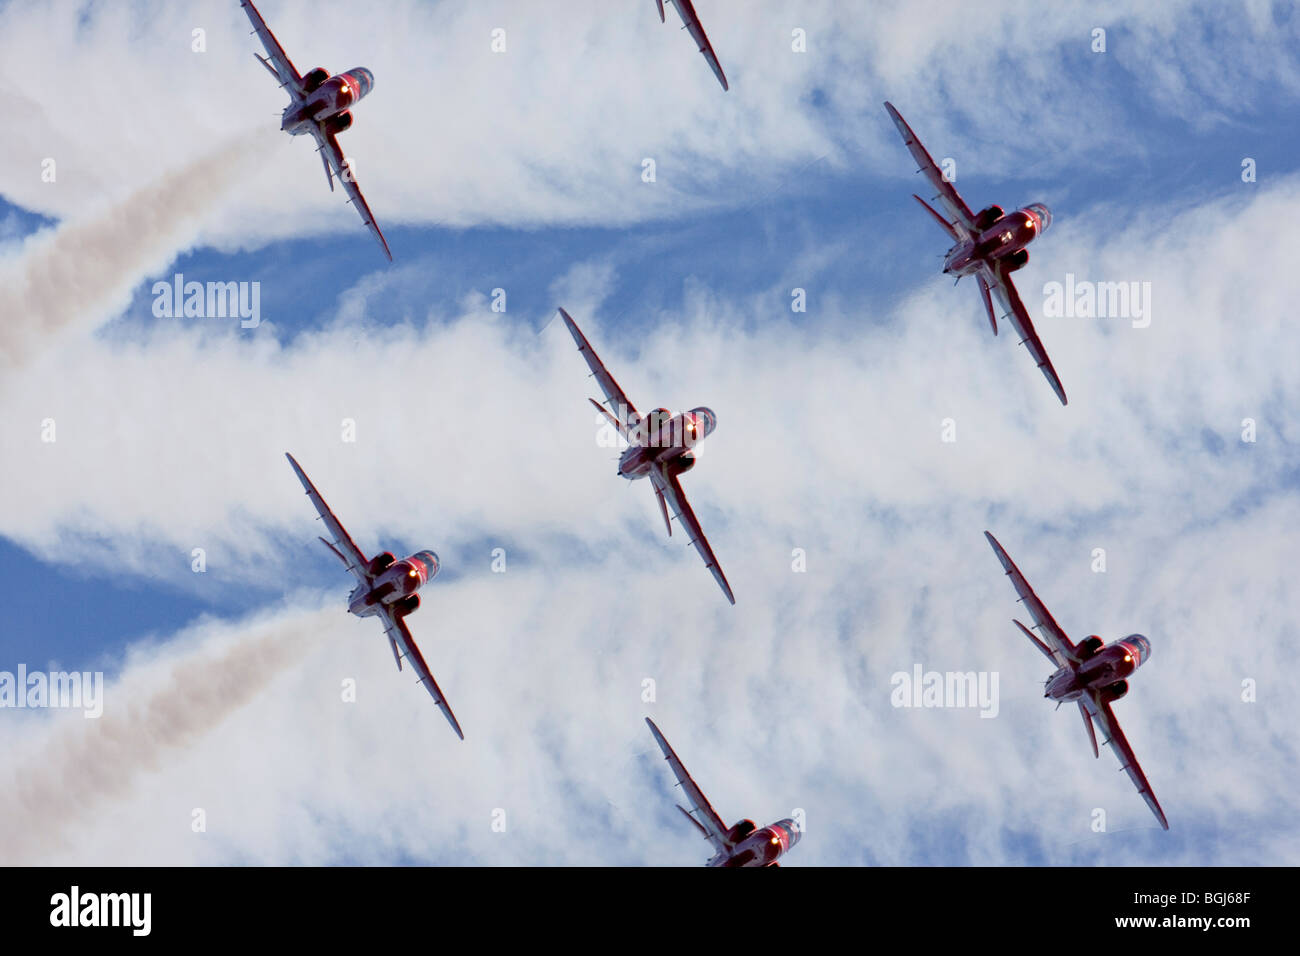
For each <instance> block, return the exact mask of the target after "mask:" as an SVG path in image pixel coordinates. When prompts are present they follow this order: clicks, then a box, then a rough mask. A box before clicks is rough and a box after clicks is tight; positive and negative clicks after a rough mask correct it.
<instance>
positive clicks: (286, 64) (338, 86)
mask: <svg viewBox="0 0 1300 956" xmlns="http://www.w3.org/2000/svg"><path fill="white" fill-rule="evenodd" d="M239 5H240V6H241V7H243V8H244V12H245V13H247V14H248V19H249V21H250V22H251V23H252V24H253V32H254V33H256V34H257V37H258V39H260V40H261V41H262V46H264V47H265V48H266V54H267V55H266V56H259V55H258V54H256V53H254V54H253V56H255V57H257V59H258V62H260V63H261V64H262V66H264V67H266V68H267V70H269V71H270V73H271V75H272V76H274V77H275V78H276V79H277V80H279V81H280V86H281V88H283V89H284V91H285V92H286V93H288V94H289V99H290V100H291V102H290V103H289V105H288V106H286V107H285V108H284V114H283V115H282V116H281V117H280V129H282V130H283V131H284V132H286V133H288V134H290V135H291V136H302V135H304V134H309V135H311V136H312V137H313V138H314V139H315V140H316V151H317V152H318V153H320V154H321V162H322V163H324V164H325V178H326V179H327V180H328V181H329V184H330V192H333V191H334V178H335V177H336V176H337V177H338V179H339V182H341V183H343V189H344V191H345V192H347V194H348V202H350V203H352V205H353V206H355V207H356V210H357V212H358V213H360V214H361V220H362V221H363V222H364V223H365V224H366V226H367V227H368V228H369V229H370V232H371V234H372V235H373V236H374V237H375V238H376V239H377V240H378V241H379V245H380V246H382V247H383V250H384V255H386V256H388V261H389V262H392V261H393V254H392V252H390V251H389V249H388V240H386V239H385V238H384V234H383V233H382V232H380V230H379V224H378V223H376V222H375V216H374V213H372V212H371V211H370V207H369V206H368V205H367V204H366V197H365V196H363V195H361V187H360V186H358V185H357V182H356V178H355V177H354V176H353V175H352V166H351V164H350V163H349V162H348V161H347V159H346V157H344V155H343V149H342V148H341V147H340V146H339V141H338V138H337V137H338V134H339V133H342V132H343V131H344V130H346V129H349V128H350V127H351V126H352V107H353V106H355V105H356V104H357V103H358V102H360V101H361V99H362V97H364V96H365V95H366V94H367V93H369V92H370V91H371V90H372V89H373V88H374V85H375V76H374V74H373V73H371V72H370V71H369V70H367V69H365V68H364V67H357V68H356V69H352V70H348V71H347V72H346V73H339V74H338V75H336V76H331V75H330V73H329V71H328V70H326V69H325V68H324V67H319V66H318V67H316V69H314V70H312V71H310V72H309V73H308V74H307V75H306V76H303V75H302V74H300V73H299V72H298V70H297V68H295V67H294V65H293V63H292V62H290V60H289V58H288V57H287V56H286V55H285V52H284V49H283V48H282V47H281V46H280V41H278V40H277V39H276V38H275V34H274V33H272V32H271V31H270V29H269V28H268V27H267V25H266V21H265V20H263V19H262V15H261V14H260V13H258V12H257V7H255V6H253V4H252V3H251V2H250V0H240V3H239Z"/></svg>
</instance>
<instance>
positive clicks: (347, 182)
mask: <svg viewBox="0 0 1300 956" xmlns="http://www.w3.org/2000/svg"><path fill="white" fill-rule="evenodd" d="M312 135H313V136H315V137H316V144H317V146H318V147H319V148H320V153H321V156H322V157H324V159H325V175H326V177H327V178H329V181H330V189H331V190H332V189H333V188H334V179H333V177H332V176H331V175H330V174H331V171H332V172H333V176H337V177H338V179H339V182H341V183H343V189H344V190H345V191H346V192H347V194H348V201H349V202H351V203H352V205H353V206H355V207H356V210H357V212H358V213H360V214H361V221H362V222H364V223H365V224H366V226H367V227H369V229H370V232H371V235H373V236H374V237H375V238H376V239H378V240H379V245H380V246H382V247H383V250H384V255H386V256H388V261H389V262H392V261H393V254H392V252H390V251H389V249H388V240H386V239H385V238H384V234H383V233H382V232H380V231H379V224H378V223H377V222H375V214H374V213H372V212H371V211H370V206H369V205H367V204H366V197H365V196H363V195H361V187H360V186H358V185H357V181H356V178H355V177H354V176H353V175H352V168H351V167H350V166H348V165H347V163H346V162H344V156H343V150H342V148H341V147H340V146H339V141H338V138H337V137H336V136H335V135H334V134H333V133H327V132H325V131H324V130H323V129H321V127H320V124H319V123H317V124H315V125H314V126H313V127H312Z"/></svg>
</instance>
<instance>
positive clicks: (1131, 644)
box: [984, 531, 1169, 830]
mask: <svg viewBox="0 0 1300 956" xmlns="http://www.w3.org/2000/svg"><path fill="white" fill-rule="evenodd" d="M984 537H986V538H988V541H989V544H990V545H992V547H993V553H994V554H996V555H997V556H998V561H1000V562H1001V564H1002V568H1003V570H1004V571H1006V573H1007V576H1008V577H1009V578H1011V585H1012V587H1014V588H1015V589H1016V594H1018V595H1019V596H1020V600H1021V601H1022V602H1024V605H1025V609H1026V610H1027V611H1029V616H1030V617H1032V618H1033V619H1034V628H1035V629H1036V630H1037V631H1038V632H1039V633H1040V634H1042V635H1043V637H1045V638H1046V640H1039V639H1038V638H1037V637H1035V636H1034V633H1033V631H1031V630H1030V629H1029V628H1027V627H1025V626H1024V625H1023V624H1021V623H1020V622H1019V621H1013V622H1012V623H1014V624H1015V625H1016V627H1018V628H1020V631H1021V633H1022V634H1024V635H1025V637H1027V638H1029V640H1030V641H1032V642H1033V644H1034V646H1035V647H1036V648H1038V650H1039V651H1041V652H1042V654H1043V656H1044V657H1046V658H1047V659H1048V660H1049V661H1051V662H1052V664H1053V665H1054V666H1055V667H1056V670H1055V671H1054V672H1053V673H1052V676H1050V677H1049V678H1047V681H1046V683H1045V685H1044V691H1043V696H1044V697H1046V698H1048V699H1049V700H1054V701H1056V702H1057V703H1058V704H1062V703H1065V702H1067V701H1075V702H1077V703H1078V705H1079V713H1080V714H1082V715H1083V725H1084V727H1085V728H1086V729H1087V731H1088V739H1089V741H1091V743H1092V754H1093V756H1094V757H1096V756H1100V751H1099V750H1098V749H1097V732H1096V730H1094V729H1093V724H1096V725H1097V726H1098V727H1100V728H1101V731H1102V734H1103V736H1104V737H1105V740H1104V741H1103V742H1104V743H1105V744H1106V745H1107V746H1109V747H1110V748H1111V750H1113V751H1114V752H1115V756H1117V757H1118V758H1119V765H1120V769H1122V770H1123V771H1124V772H1125V773H1127V774H1128V776H1129V779H1130V780H1132V781H1133V785H1134V786H1135V787H1137V789H1138V793H1140V794H1142V799H1144V800H1145V801H1146V802H1147V806H1148V807H1150V808H1151V812H1152V813H1154V814H1155V816H1156V819H1157V820H1159V821H1160V825H1161V826H1162V827H1164V828H1165V829H1166V830H1168V829H1169V821H1168V820H1166V819H1165V811H1164V810H1162V809H1160V801H1159V800H1157V799H1156V795H1155V792H1154V791H1153V790H1152V789H1151V784H1150V783H1148V782H1147V777H1146V774H1144V773H1143V772H1142V767H1141V766H1140V765H1139V764H1138V761H1137V757H1136V756H1135V755H1134V753H1133V748H1132V747H1130V746H1129V742H1128V738H1127V737H1125V736H1124V731H1122V730H1120V727H1119V721H1118V720H1116V719H1115V714H1114V712H1113V711H1112V710H1111V708H1110V705H1111V704H1112V703H1113V702H1114V701H1117V700H1119V699H1120V698H1121V697H1123V696H1124V695H1125V694H1127V693H1128V678H1129V676H1130V675H1132V673H1133V672H1134V671H1135V670H1137V669H1138V668H1139V667H1141V666H1142V664H1143V663H1145V662H1146V661H1147V660H1148V659H1149V658H1150V657H1151V642H1150V641H1148V640H1147V639H1146V638H1145V637H1143V636H1142V635H1141V634H1130V635H1129V636H1128V637H1126V638H1123V639H1122V640H1118V641H1113V642H1111V643H1110V644H1107V643H1105V642H1104V641H1103V640H1102V639H1101V638H1100V637H1097V636H1096V635H1095V634H1094V635H1092V636H1091V637H1088V638H1086V639H1085V640H1083V641H1082V642H1081V643H1079V644H1075V643H1073V642H1072V641H1071V640H1070V638H1069V637H1067V636H1066V633H1065V631H1063V630H1062V629H1061V625H1059V624H1057V623H1056V619H1055V618H1054V617H1052V614H1051V612H1050V611H1048V610H1047V607H1046V606H1045V605H1044V604H1043V602H1042V601H1040V600H1039V599H1038V595H1036V594H1035V593H1034V589H1033V588H1031V587H1030V586H1029V582H1028V581H1026V580H1025V576H1024V575H1023V574H1021V573H1020V569H1019V568H1017V567H1016V566H1015V563H1014V562H1013V561H1012V560H1011V558H1010V557H1008V555H1007V553H1006V551H1004V550H1003V549H1002V545H1000V544H998V540H997V538H995V537H993V535H991V534H989V533H988V532H987V531H985V532H984Z"/></svg>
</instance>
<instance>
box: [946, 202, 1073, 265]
mask: <svg viewBox="0 0 1300 956" xmlns="http://www.w3.org/2000/svg"><path fill="white" fill-rule="evenodd" d="M985 220H991V221H989V222H987V223H986V222H985ZM1051 223H1052V214H1051V213H1050V212H1049V211H1048V209H1047V207H1046V206H1044V205H1043V204H1042V203H1031V204H1030V205H1028V206H1026V207H1025V208H1023V209H1017V210H1016V211H1015V212H1011V213H1006V214H1005V215H1003V214H1002V210H1001V209H999V208H998V207H997V206H990V207H989V208H988V209H985V210H984V211H983V212H981V213H979V215H978V216H977V217H976V226H977V228H979V229H980V232H979V233H978V234H977V235H976V236H975V237H974V238H972V239H964V240H962V241H961V242H959V243H957V245H955V246H953V247H952V248H951V249H949V250H948V254H947V255H946V256H945V257H944V262H943V271H944V272H945V273H947V274H948V275H956V276H967V275H972V274H973V273H975V272H978V271H979V269H980V267H981V266H982V265H984V264H989V263H992V262H993V261H995V260H999V259H1012V262H1013V264H1014V263H1015V262H1016V260H1015V259H1014V258H1013V257H1015V256H1016V255H1017V253H1020V252H1021V251H1022V250H1023V249H1024V248H1025V246H1027V245H1028V244H1029V243H1030V242H1032V241H1033V239H1034V238H1035V237H1036V236H1039V235H1041V234H1042V233H1044V232H1046V231H1047V227H1048V226H1050V225H1051ZM1028 258H1029V256H1028V253H1026V254H1025V255H1024V256H1023V257H1021V259H1022V261H1020V263H1019V265H1023V264H1024V262H1027V261H1028ZM1019 265H1017V266H1016V268H1019Z"/></svg>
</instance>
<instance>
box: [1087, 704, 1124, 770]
mask: <svg viewBox="0 0 1300 956" xmlns="http://www.w3.org/2000/svg"><path fill="white" fill-rule="evenodd" d="M1079 713H1081V714H1083V726H1085V727H1087V728H1088V740H1090V741H1091V742H1092V755H1093V756H1094V757H1100V756H1101V751H1099V750H1098V749H1097V731H1095V730H1093V728H1092V717H1090V716H1089V715H1088V708H1087V707H1084V706H1083V701H1079ZM1107 742H1108V743H1109V741H1107ZM1121 769H1122V768H1121Z"/></svg>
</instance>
